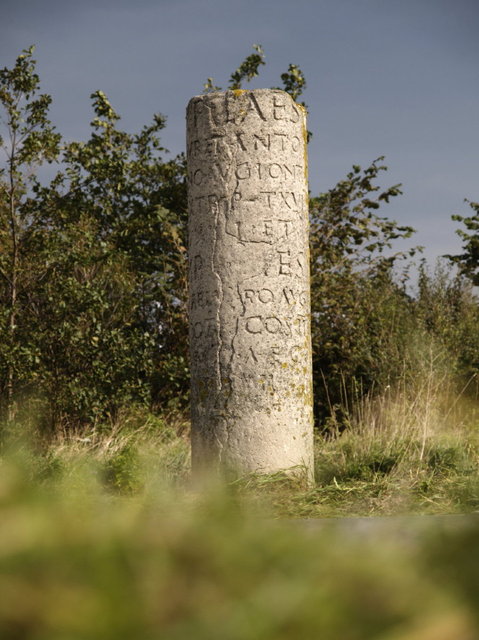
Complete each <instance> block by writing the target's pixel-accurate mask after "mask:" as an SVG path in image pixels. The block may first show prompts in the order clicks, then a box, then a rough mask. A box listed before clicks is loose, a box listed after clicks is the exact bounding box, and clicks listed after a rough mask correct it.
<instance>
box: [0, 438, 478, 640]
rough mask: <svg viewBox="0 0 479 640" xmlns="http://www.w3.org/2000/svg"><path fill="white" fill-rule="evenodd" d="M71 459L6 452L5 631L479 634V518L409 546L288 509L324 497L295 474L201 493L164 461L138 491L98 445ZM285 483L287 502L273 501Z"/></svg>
mask: <svg viewBox="0 0 479 640" xmlns="http://www.w3.org/2000/svg"><path fill="white" fill-rule="evenodd" d="M121 451H123V447H121V448H120V449H118V450H117V451H116V452H115V455H116V454H117V453H118V455H119V456H120V458H121V459H124V457H123V454H122V453H119V452H121ZM102 455H103V454H102ZM175 455H176V454H175ZM58 457H59V458H60V459H61V460H62V462H61V463H55V464H52V462H51V460H52V459H50V463H49V465H47V466H45V465H41V464H38V456H37V455H34V454H33V453H32V451H31V450H29V449H28V448H27V447H21V448H18V447H17V449H16V450H15V451H10V453H9V454H8V455H5V456H4V457H3V459H2V463H1V476H0V477H1V481H0V522H1V526H0V593H1V594H2V597H1V598H0V637H2V638H8V639H9V640H10V639H11V640H15V639H17V638H31V639H34V640H65V639H68V640H75V639H77V638H78V639H79V640H80V639H82V640H83V639H85V638H98V639H100V638H101V639H102V640H103V639H106V640H108V639H109V638H111V639H115V640H118V639H122V638H125V640H126V639H128V640H129V639H131V638H135V639H141V640H143V639H145V640H146V639H148V640H149V639H152V640H153V639H156V638H162V639H163V638H165V639H168V640H169V639H174V640H180V639H181V640H182V639H185V640H186V639H188V640H190V639H191V638H195V640H196V639H199V640H203V639H204V640H215V639H218V640H223V639H225V638H227V639H228V640H236V639H238V640H240V639H258V640H260V639H261V640H263V639H264V640H269V639H271V640H281V639H285V640H286V639H288V640H289V639H290V638H304V639H309V638H311V639H312V640H313V639H315V638H318V637H319V638H324V639H326V640H327V639H331V640H333V639H334V640H336V639H338V638H339V639H341V640H359V639H364V640H366V639H367V640H371V639H374V638H381V639H391V640H399V639H401V640H406V639H408V640H412V639H413V638H434V640H438V639H440V638H451V640H452V639H454V640H467V639H468V638H470V639H473V638H477V637H478V634H479V619H478V617H477V611H478V610H479V609H478V608H477V604H478V603H477V601H476V600H477V598H478V593H479V578H478V576H479V572H478V571H477V569H478V568H479V555H478V548H479V545H478V542H479V524H478V523H477V521H472V522H471V523H470V524H469V525H468V526H465V527H464V528H463V529H460V530H458V531H455V532H451V531H449V532H448V531H447V530H439V531H438V530H435V531H432V530H431V531H422V533H421V535H420V536H418V539H417V542H416V543H415V544H411V545H398V544H396V543H395V541H394V540H393V539H387V538H379V539H378V537H377V536H372V537H367V536H366V537H365V536H362V537H361V536H359V537H356V536H354V535H348V533H347V531H345V530H344V528H338V527H336V526H335V525H334V523H332V525H331V526H330V527H328V528H326V529H324V530H322V529H319V530H313V529H308V528H307V527H305V526H302V525H301V523H300V521H294V520H293V521H291V520H287V519H281V518H278V515H285V514H286V515H287V514H288V512H289V510H293V511H294V514H295V515H296V516H297V515H299V512H300V511H301V509H304V505H306V504H307V503H308V500H310V499H311V498H310V496H311V495H312V494H313V493H314V492H310V493H305V492H304V491H303V492H301V491H298V489H300V487H296V497H295V498H293V494H294V487H292V486H291V481H289V484H287V482H288V481H287V479H285V478H284V477H283V478H279V477H278V478H275V479H271V478H270V479H269V481H268V480H267V479H264V478H263V479H262V480H260V479H259V478H255V479H254V478H250V479H249V480H246V479H245V480H244V481H243V483H234V484H233V485H230V486H220V485H218V484H216V483H213V482H212V483H211V484H210V485H209V486H208V487H206V486H203V487H202V489H201V490H197V489H195V488H194V487H192V486H191V483H188V484H184V483H183V484H181V483H179V482H178V476H176V480H177V482H176V486H174V485H173V484H172V483H171V482H167V481H166V480H165V477H163V479H162V480H160V479H159V478H158V477H157V476H155V474H154V472H153V470H152V471H151V473H150V474H148V475H147V476H142V478H141V481H142V485H141V489H139V488H138V487H139V485H138V484H136V483H135V484H134V488H135V490H133V488H132V486H131V484H128V488H127V489H125V485H124V484H123V482H124V481H123V477H124V476H123V475H121V474H120V477H121V478H122V480H121V482H120V484H119V485H118V486H117V487H116V488H115V486H114V485H112V484H111V478H110V477H105V474H104V471H103V468H102V465H101V464H99V462H98V460H95V459H94V457H92V456H91V455H88V456H84V455H82V454H81V453H79V452H76V453H75V454H74V455H72V453H71V451H70V452H69V458H68V463H67V462H66V458H67V456H66V449H65V448H64V449H63V451H62V452H61V455H60V454H58ZM99 459H101V456H99ZM127 464H128V465H130V464H131V462H128V463H127ZM133 468H134V469H138V468H139V467H138V466H137V464H136V463H135V465H134V466H133ZM140 475H141V474H140ZM127 477H128V478H130V476H129V474H127ZM135 482H136V481H135ZM363 482H366V481H363ZM280 486H281V487H282V491H280ZM328 486H329V485H328ZM332 486H335V485H334V484H333V485H332ZM339 487H341V485H339ZM265 489H267V491H266V492H264V490H265ZM260 490H261V491H260ZM315 491H317V495H319V493H320V490H319V489H318V490H315ZM328 491H330V490H329V489H328V490H327V491H326V495H327V493H328ZM338 491H339V492H341V499H342V500H344V492H342V491H341V489H338ZM357 491H359V489H357ZM261 492H262V493H261ZM275 492H276V495H279V494H280V493H282V494H283V500H284V495H285V494H288V495H289V498H288V500H287V503H288V505H287V508H285V507H284V503H281V500H279V499H278V500H277V502H276V503H275V504H274V505H273V506H271V500H270V499H269V497H270V496H271V495H275ZM260 493H261V497H260ZM308 496H309V497H308ZM324 499H325V500H328V501H329V502H331V500H332V498H331V496H330V495H329V497H325V498H324ZM315 500H317V497H316V498H315V499H314V500H312V503H314V502H315ZM334 500H336V501H339V500H340V497H339V496H338V495H335V496H334ZM294 501H296V503H295V504H296V506H295V508H294V509H292V507H291V505H292V504H293V503H294ZM281 504H283V509H281V508H280V507H281ZM305 515H310V514H309V513H305ZM464 578H466V579H464ZM444 629H447V630H448V634H449V635H441V633H444ZM435 634H436V635H435Z"/></svg>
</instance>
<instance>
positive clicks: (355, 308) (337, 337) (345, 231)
mask: <svg viewBox="0 0 479 640" xmlns="http://www.w3.org/2000/svg"><path fill="white" fill-rule="evenodd" d="M382 161H383V158H382V157H380V158H378V159H377V160H375V161H374V162H373V163H372V164H371V165H370V166H369V167H368V168H367V169H364V170H362V169H361V167H360V166H358V165H354V166H353V168H352V171H351V172H350V173H348V175H347V176H346V178H345V179H344V180H341V181H340V182H338V184H337V185H336V186H335V187H333V188H332V189H330V190H329V191H328V192H327V193H323V194H321V195H319V196H318V197H315V198H311V200H310V219H311V234H310V244H311V306H312V338H313V375H314V387H315V393H314V396H315V407H316V417H317V419H318V420H319V421H324V420H326V419H327V418H328V417H331V416H332V417H333V418H334V419H340V420H342V419H343V418H344V416H343V417H341V416H338V415H337V414H338V411H339V413H343V414H344V413H345V411H346V409H345V408H346V407H348V406H351V404H352V403H351V397H354V396H358V395H361V394H363V393H367V392H368V391H369V390H370V389H371V388H373V386H376V388H377V389H378V390H380V389H381V388H382V387H384V386H385V385H386V384H388V383H390V382H391V381H392V379H391V378H392V377H393V376H394V371H399V370H400V368H401V367H400V364H401V359H402V357H403V353H404V342H405V340H406V339H407V335H408V325H410V322H409V316H410V313H411V309H410V307H411V305H410V304H409V301H408V297H407V296H406V294H405V292H404V288H403V287H402V286H401V285H400V284H398V283H397V282H396V281H395V277H394V267H395V265H396V263H397V262H398V260H400V259H402V258H406V257H411V256H413V255H414V254H415V252H416V251H417V250H418V248H417V247H416V248H414V249H411V250H409V251H406V252H403V251H397V252H393V253H391V249H392V247H393V242H395V241H397V240H403V239H405V238H409V237H410V236H411V235H412V233H413V232H414V230H413V229H412V228H411V227H408V226H400V225H398V224H397V223H396V222H395V221H394V220H389V219H388V218H386V217H381V216H379V215H378V214H377V213H376V212H377V211H378V209H379V208H380V207H381V206H382V205H383V204H387V203H388V202H389V201H390V199H391V198H394V197H396V196H398V195H400V193H401V188H400V187H401V185H393V186H391V187H388V188H386V189H380V187H379V186H378V185H377V184H376V183H375V181H376V180H377V179H378V176H379V174H380V173H381V172H383V171H385V170H386V167H385V166H384V165H382V164H380V163H381V162H382Z"/></svg>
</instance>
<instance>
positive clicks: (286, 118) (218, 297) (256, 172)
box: [187, 89, 313, 479]
mask: <svg viewBox="0 0 479 640" xmlns="http://www.w3.org/2000/svg"><path fill="white" fill-rule="evenodd" d="M187 121H188V137H187V149H188V184H189V199H188V202H189V205H188V206H189V259H190V276H189V277H190V301H189V318H190V340H191V403H192V411H191V413H192V463H193V470H195V469H196V470H197V469H201V468H206V469H208V468H211V467H219V468H220V469H223V470H233V471H234V472H235V473H236V474H238V473H239V474H242V473H248V472H259V473H271V472H275V471H279V470H296V471H297V472H298V473H304V474H305V475H306V476H307V477H308V478H310V479H311V478H312V473H313V471H312V469H313V424H312V422H313V418H312V374H311V333H310V291H309V289H310V281H309V280H310V279H309V250H308V185H307V161H306V117H305V112H304V109H303V108H302V107H301V106H299V105H298V104H296V103H295V102H294V101H293V100H292V98H291V97H290V96H289V95H288V94H287V93H285V92H283V91H280V90H267V89H257V90H254V91H226V92H225V93H210V94H207V95H203V96H197V97H195V98H192V100H191V101H190V103H189V105H188V112H187Z"/></svg>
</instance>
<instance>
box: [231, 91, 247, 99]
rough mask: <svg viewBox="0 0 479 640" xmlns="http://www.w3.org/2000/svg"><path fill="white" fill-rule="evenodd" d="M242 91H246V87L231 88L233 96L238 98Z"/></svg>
mask: <svg viewBox="0 0 479 640" xmlns="http://www.w3.org/2000/svg"><path fill="white" fill-rule="evenodd" d="M243 93H246V89H233V95H234V97H235V98H239V97H240V96H242V95H243Z"/></svg>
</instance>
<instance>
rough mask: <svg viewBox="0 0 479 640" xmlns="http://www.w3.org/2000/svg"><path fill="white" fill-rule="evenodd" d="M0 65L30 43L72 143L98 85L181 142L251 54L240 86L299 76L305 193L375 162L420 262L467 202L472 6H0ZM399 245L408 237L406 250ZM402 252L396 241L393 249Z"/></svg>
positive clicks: (85, 130)
mask: <svg viewBox="0 0 479 640" xmlns="http://www.w3.org/2000/svg"><path fill="white" fill-rule="evenodd" d="M0 8H1V14H0V15H1V16H2V20H1V23H0V67H4V66H7V67H11V66H13V64H14V62H15V58H16V57H17V55H18V54H19V53H21V50H22V49H24V48H26V47H28V46H30V45H31V44H34V45H36V51H35V58H36V60H37V61H38V65H37V71H38V73H39V75H40V79H41V85H42V91H43V92H46V93H49V94H51V95H52V97H53V104H52V108H51V119H52V121H53V123H54V124H55V125H56V127H57V129H58V130H59V131H60V133H62V135H63V136H64V137H65V138H66V139H68V140H74V139H76V140H84V139H86V138H87V137H88V135H89V122H90V121H91V119H92V110H91V101H90V94H91V93H93V91H96V90H97V89H101V90H102V91H104V92H105V93H106V94H107V96H108V97H109V99H110V101H111V103H112V105H113V106H114V108H115V109H116V111H117V112H119V113H120V115H121V116H122V120H121V125H122V126H123V128H124V129H125V130H127V131H130V132H136V131H139V130H140V129H141V128H142V127H143V126H144V125H146V124H149V123H150V122H151V120H152V116H153V114H154V113H158V112H159V113H162V114H163V115H165V116H167V127H166V129H165V131H164V135H163V142H164V145H165V146H166V147H167V148H168V149H169V150H170V152H171V153H172V154H176V153H179V152H180V151H183V150H184V148H185V109H186V105H187V103H188V101H189V99H190V98H191V97H192V96H194V95H198V94H200V93H201V92H202V89H203V84H204V82H205V81H206V79H207V77H209V76H212V77H213V78H214V80H215V83H216V84H218V85H220V86H226V84H227V81H228V78H229V76H230V74H231V73H232V72H233V71H234V70H235V69H236V68H237V67H238V65H239V64H240V62H241V61H242V60H243V59H244V58H245V57H246V56H247V55H249V54H250V53H251V52H252V45H253V44H260V45H262V47H263V49H264V51H265V55H266V65H265V66H264V67H262V69H261V73H260V76H259V77H258V78H256V79H255V80H254V81H253V82H252V83H250V85H248V86H250V87H251V88H260V87H271V86H279V85H280V84H281V80H280V76H281V73H283V72H284V71H286V70H287V68H288V65H289V64H290V63H293V64H296V65H298V66H299V67H300V68H301V69H302V71H303V72H304V74H305V77H306V80H307V89H306V91H305V93H304V96H302V98H303V99H304V100H305V102H306V103H307V104H308V107H309V121H308V128H309V129H310V131H312V133H313V138H312V141H311V143H310V145H309V170H310V189H311V194H312V195H316V194H318V193H320V192H323V191H326V190H327V189H329V188H331V187H333V186H334V185H335V184H336V183H337V182H338V180H341V179H342V178H344V177H345V176H346V174H347V172H348V171H349V169H350V168H351V166H352V165H353V164H360V165H361V166H363V167H367V166H369V164H370V163H371V161H373V160H374V159H375V158H377V157H378V156H382V155H384V156H385V164H386V165H387V166H388V172H387V173H385V174H383V176H382V177H381V182H380V184H382V185H383V186H389V185H392V184H397V183H402V185H403V195H401V196H399V197H397V198H394V199H393V201H392V202H391V204H390V205H389V206H386V207H385V208H384V209H382V215H385V216H387V217H389V218H393V219H395V220H397V221H398V223H400V224H402V225H411V226H413V227H414V228H415V229H416V230H417V233H416V234H415V236H414V237H413V240H412V244H419V245H424V246H425V253H424V255H425V257H426V258H427V259H428V261H429V263H430V264H433V263H434V261H435V260H436V258H437V257H438V256H441V255H442V254H444V253H457V252H460V250H461V241H460V239H459V238H458V237H457V235H456V234H455V230H456V229H457V228H458V227H460V225H459V223H457V222H453V221H452V220H451V215H452V214H454V213H457V214H460V215H469V214H470V213H472V210H471V209H470V207H469V206H468V204H467V203H465V202H464V199H465V198H467V199H469V200H472V201H476V202H477V201H479V37H478V35H477V34H478V33H479V0H294V1H293V0H82V1H81V2H80V1H78V0H74V1H72V0H20V1H19V0H0ZM409 244H411V243H409ZM404 246H406V245H404Z"/></svg>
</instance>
